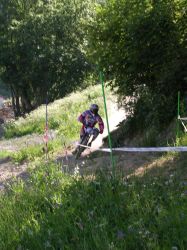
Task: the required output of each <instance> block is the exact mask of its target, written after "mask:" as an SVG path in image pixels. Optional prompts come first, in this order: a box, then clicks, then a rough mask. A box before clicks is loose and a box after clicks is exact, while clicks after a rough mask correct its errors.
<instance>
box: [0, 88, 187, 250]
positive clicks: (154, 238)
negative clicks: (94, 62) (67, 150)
mask: <svg viewBox="0 0 187 250" xmlns="http://www.w3.org/2000/svg"><path fill="white" fill-rule="evenodd" d="M108 96H110V95H108ZM72 98H73V99H72ZM90 102H97V103H99V104H100V106H101V107H102V97H101V94H100V88H99V86H98V87H93V88H92V89H89V90H85V91H84V92H82V93H81V94H80V93H76V94H75V95H72V96H69V97H67V98H64V99H63V100H58V101H56V102H55V103H54V104H50V105H49V121H50V128H53V129H54V130H56V134H57V138H56V139H54V140H52V141H51V143H50V145H49V147H50V150H51V151H56V150H58V148H60V147H62V144H63V142H64V140H71V139H73V138H75V137H77V134H78V132H79V127H80V126H79V124H78V123H77V121H76V118H77V115H78V114H79V113H80V112H81V111H82V110H84V109H85V108H87V107H88V104H89V103H90ZM44 117H45V107H44V106H43V107H40V108H39V109H38V110H36V111H34V112H32V113H31V114H30V115H29V116H28V117H27V118H26V119H20V120H18V121H16V122H14V123H12V124H11V125H9V126H8V127H7V130H6V133H7V134H6V135H7V137H12V136H16V135H19V136H23V135H25V134H29V133H31V134H33V136H34V135H35V134H34V133H36V132H38V133H43V129H44V124H45V119H44ZM35 124H36V125H35ZM64 135H65V137H63V136H64ZM121 136H123V135H122V134H121ZM62 139H63V140H62ZM9 141H10V140H9ZM186 141H187V136H186V135H183V136H181V139H180V143H181V144H183V145H186ZM42 155H43V152H42V150H41V145H38V146H37V145H34V146H29V147H25V148H24V149H22V150H20V151H19V152H16V153H14V154H12V157H13V158H14V159H15V160H16V161H17V162H19V161H21V160H23V159H27V160H30V161H32V162H31V168H30V170H29V179H27V180H26V181H25V182H23V181H22V180H15V182H14V183H12V184H7V186H6V189H5V192H1V193H0V204H1V213H0V249H3V250H9V249H13V250H14V249H15V250H17V249H28V250H34V249H63V250H67V249H72V250H74V249H75V250H79V249H80V250H88V249H90V250H92V249H98V250H100V249H104V250H105V249H106V250H108V249H112V250H113V249H115V250H118V249H119V250H125V249H128V250H129V249H160V250H161V249H166V250H167V249H168V250H171V249H172V250H179V249H180V250H186V249H187V238H186V231H187V216H186V214H187V154H186V153H181V154H179V153H168V154H164V155H161V156H158V157H157V159H156V160H152V161H150V162H149V164H147V165H146V166H144V167H142V164H140V166H139V168H138V169H137V171H136V170H133V168H132V170H131V175H125V174H124V172H120V171H119V168H118V165H117V164H118V162H116V176H115V177H112V176H111V174H110V172H109V173H108V172H107V173H106V172H105V171H104V169H106V168H107V167H108V166H107V165H106V164H107V161H103V162H101V161H100V162H101V163H100V164H101V166H100V169H103V170H102V171H100V172H97V173H96V174H92V175H87V176H81V175H80V173H79V169H78V168H75V169H74V174H72V175H69V174H67V173H66V171H65V169H66V166H64V165H62V163H61V162H60V163H56V160H54V159H53V160H51V161H49V162H47V163H46V161H44V160H43V159H42V158H41V156H42ZM7 156H9V153H8V154H7V152H1V153H0V157H1V158H3V157H7ZM36 157H39V158H38V160H37V161H36ZM97 157H99V155H97ZM109 157H110V156H109V155H108V158H109ZM143 157H144V156H143V155H142V154H139V158H140V159H142V160H143ZM132 158H133V155H132ZM150 159H151V158H150ZM33 160H35V161H33ZM94 162H95V161H94V159H92V161H90V168H94ZM82 167H83V166H82Z"/></svg>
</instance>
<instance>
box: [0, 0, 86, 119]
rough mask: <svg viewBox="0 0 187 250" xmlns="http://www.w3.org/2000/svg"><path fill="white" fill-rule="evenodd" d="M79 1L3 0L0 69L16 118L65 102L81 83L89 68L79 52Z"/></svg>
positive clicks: (83, 6) (82, 7)
mask: <svg viewBox="0 0 187 250" xmlns="http://www.w3.org/2000/svg"><path fill="white" fill-rule="evenodd" d="M87 6H88V3H84V1H82V0H79V1H76V3H75V2H74V1H73V0H68V1H67V0H66V1H65V0H63V1H61V0H56V1H45V0H36V1H30V0H29V1H28V0H18V1H17V0H14V1H7V0H2V1H1V6H0V34H1V35H0V37H1V38H0V42H1V48H0V55H1V56H0V68H2V79H3V81H4V82H5V84H7V85H8V86H9V87H10V88H11V90H12V97H13V101H14V104H15V107H14V108H15V110H16V114H18V115H19V114H20V112H21V110H20V101H21V104H22V109H23V111H30V110H31V109H33V108H34V107H37V106H38V105H40V104H41V103H44V102H45V99H46V94H47V92H48V98H49V100H54V99H56V98H60V97H63V96H65V95H66V94H67V93H70V92H71V91H73V90H75V89H76V88H77V87H79V85H81V83H82V82H83V78H84V74H85V71H86V70H88V68H89V67H88V63H87V60H86V58H85V55H84V52H83V50H82V47H81V43H82V40H83V36H82V31H81V18H83V17H84V15H87V14H86V13H87V12H86V8H87Z"/></svg>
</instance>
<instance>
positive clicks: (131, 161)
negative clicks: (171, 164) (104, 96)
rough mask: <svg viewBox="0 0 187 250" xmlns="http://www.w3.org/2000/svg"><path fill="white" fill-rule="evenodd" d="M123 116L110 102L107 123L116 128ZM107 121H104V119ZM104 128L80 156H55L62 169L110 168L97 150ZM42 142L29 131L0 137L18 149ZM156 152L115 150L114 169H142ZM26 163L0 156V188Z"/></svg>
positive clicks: (2, 144)
mask: <svg viewBox="0 0 187 250" xmlns="http://www.w3.org/2000/svg"><path fill="white" fill-rule="evenodd" d="M125 118H126V116H125V111H124V110H122V109H118V108H117V105H116V104H115V103H110V109H109V126H110V131H113V130H115V129H116V128H117V125H118V124H119V123H120V122H122V121H123V120H124V119H125ZM105 124H106V122H105ZM107 133H108V131H107V128H106V127H105V131H104V133H103V135H102V136H101V135H99V137H98V138H97V139H96V140H95V141H94V143H93V144H92V149H86V150H85V151H84V153H83V154H82V156H81V158H80V159H79V160H75V157H74V156H73V155H72V153H71V151H67V152H65V153H63V156H62V155H60V156H58V157H57V161H58V162H59V163H62V169H63V171H65V172H70V173H72V174H76V173H79V174H93V173H94V172H95V171H97V170H99V169H102V170H106V171H110V172H111V161H110V154H109V153H104V152H100V151H97V150H98V149H99V148H100V147H102V140H103V138H104V137H106V136H107ZM38 143H42V136H38V135H32V136H30V135H28V136H23V137H21V138H15V139H11V140H1V141H0V150H8V151H17V150H18V149H20V148H22V147H25V146H26V145H28V144H38ZM155 158H156V156H155V155H154V154H151V155H150V154H145V153H144V154H142V153H116V154H114V159H115V163H116V164H115V166H116V169H117V170H119V171H122V172H124V173H126V174H130V173H132V172H133V171H134V170H135V169H141V168H145V167H146V166H148V165H149V164H150V163H151V162H152V161H153V160H155ZM27 168H28V165H27V163H24V164H22V165H16V164H14V163H12V162H11V160H10V159H9V158H4V159H1V160H0V189H3V187H4V183H5V182H7V181H8V180H11V179H12V178H13V177H17V176H21V177H23V178H24V177H25V176H26V175H27V173H26V170H27Z"/></svg>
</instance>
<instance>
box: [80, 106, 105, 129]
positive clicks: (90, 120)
mask: <svg viewBox="0 0 187 250" xmlns="http://www.w3.org/2000/svg"><path fill="white" fill-rule="evenodd" d="M78 121H79V122H81V123H82V124H83V127H82V129H83V128H85V127H91V128H93V127H95V125H96V124H97V123H98V125H99V130H100V133H101V134H102V133H103V130H104V122H103V120H102V118H101V116H100V115H99V114H97V115H95V114H94V113H92V111H91V110H86V111H84V112H83V113H82V114H81V115H80V116H79V117H78Z"/></svg>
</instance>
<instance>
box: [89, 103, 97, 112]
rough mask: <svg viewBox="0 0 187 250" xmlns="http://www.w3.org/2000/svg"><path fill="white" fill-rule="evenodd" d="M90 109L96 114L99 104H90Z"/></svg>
mask: <svg viewBox="0 0 187 250" xmlns="http://www.w3.org/2000/svg"><path fill="white" fill-rule="evenodd" d="M90 110H91V111H92V112H93V113H94V114H97V113H98V110H99V106H98V105H97V104H91V106H90Z"/></svg>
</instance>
